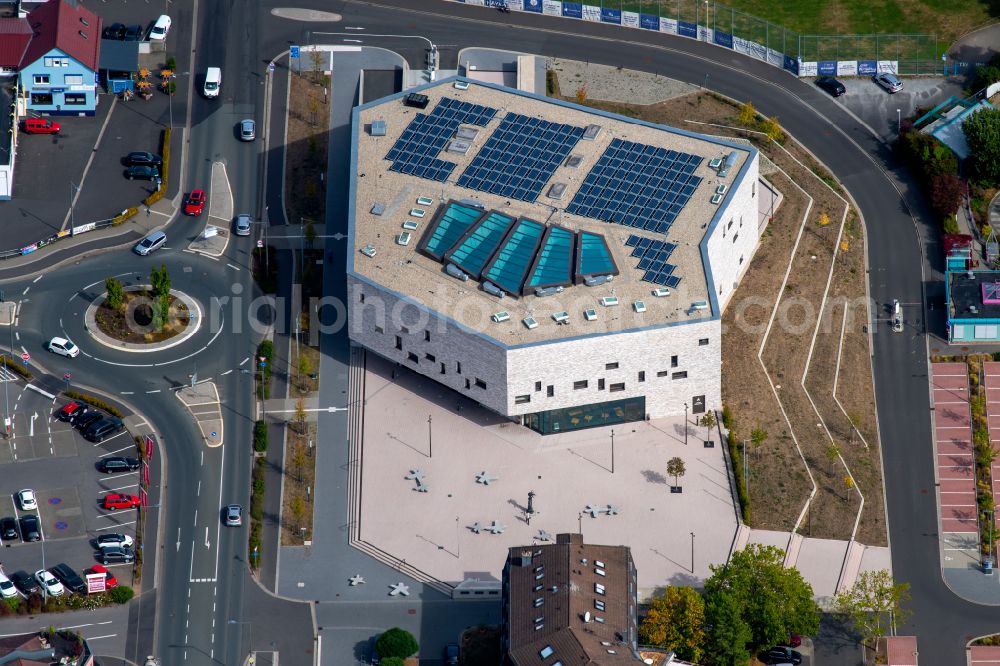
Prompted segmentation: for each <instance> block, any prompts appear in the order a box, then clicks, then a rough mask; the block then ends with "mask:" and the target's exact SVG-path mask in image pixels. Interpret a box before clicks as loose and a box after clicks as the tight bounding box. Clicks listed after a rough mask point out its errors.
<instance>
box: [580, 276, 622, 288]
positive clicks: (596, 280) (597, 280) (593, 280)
mask: <svg viewBox="0 0 1000 666" xmlns="http://www.w3.org/2000/svg"><path fill="white" fill-rule="evenodd" d="M614 279H615V276H614V275H585V276H584V278H583V283H584V284H585V285H587V286H588V287H596V286H598V285H602V284H606V283H608V282H611V281H612V280H614Z"/></svg>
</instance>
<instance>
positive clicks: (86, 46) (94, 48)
mask: <svg viewBox="0 0 1000 666" xmlns="http://www.w3.org/2000/svg"><path fill="white" fill-rule="evenodd" d="M28 25H29V26H30V27H31V29H32V31H34V37H32V39H31V43H30V44H29V45H28V51H27V52H26V53H25V54H24V57H23V58H22V59H21V67H22V68H23V67H26V66H28V65H30V64H31V63H33V62H35V61H36V60H38V59H39V58H41V57H42V56H44V55H45V54H46V53H48V52H49V51H51V50H52V49H54V48H58V49H59V50H61V51H63V52H64V53H65V54H66V55H68V56H70V57H72V58H75V59H76V60H79V61H80V62H81V63H83V64H84V65H85V66H87V67H89V68H90V69H93V70H96V69H97V62H98V56H99V54H100V50H101V18H100V17H99V16H98V15H97V14H95V13H94V12H92V11H90V10H88V9H85V8H84V7H83V5H82V4H81V3H80V2H79V0H49V1H48V2H46V3H45V4H44V5H40V6H38V7H36V8H35V9H33V10H32V11H31V12H30V13H29V14H28Z"/></svg>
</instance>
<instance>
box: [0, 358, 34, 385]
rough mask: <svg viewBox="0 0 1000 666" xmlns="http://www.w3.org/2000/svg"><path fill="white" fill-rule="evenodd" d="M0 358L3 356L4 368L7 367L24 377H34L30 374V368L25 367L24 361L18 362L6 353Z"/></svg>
mask: <svg viewBox="0 0 1000 666" xmlns="http://www.w3.org/2000/svg"><path fill="white" fill-rule="evenodd" d="M0 358H3V364H4V366H5V367H6V368H8V369H9V370H13V371H14V372H16V373H17V374H19V375H21V376H22V377H24V378H25V379H31V378H32V377H34V375H32V374H31V370H28V368H27V367H25V365H24V363H19V362H18V361H17V359H15V358H12V357H10V356H6V355H5V356H2V357H0Z"/></svg>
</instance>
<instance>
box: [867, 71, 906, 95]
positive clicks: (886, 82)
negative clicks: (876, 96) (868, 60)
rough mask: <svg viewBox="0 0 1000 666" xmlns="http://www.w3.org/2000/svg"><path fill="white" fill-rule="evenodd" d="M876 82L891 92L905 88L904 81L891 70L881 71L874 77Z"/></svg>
mask: <svg viewBox="0 0 1000 666" xmlns="http://www.w3.org/2000/svg"><path fill="white" fill-rule="evenodd" d="M873 78H874V79H875V83H877V84H879V85H880V86H882V87H883V88H885V89H886V90H887V91H888V92H890V93H896V92H899V91H900V90H902V89H903V82H902V81H900V80H899V79H897V78H896V76H895V75H894V74H890V73H889V72H879V73H878V74H876V75H875V76H874V77H873Z"/></svg>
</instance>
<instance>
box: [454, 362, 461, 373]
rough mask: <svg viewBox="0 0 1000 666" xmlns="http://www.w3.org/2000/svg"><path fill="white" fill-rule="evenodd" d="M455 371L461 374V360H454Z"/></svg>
mask: <svg viewBox="0 0 1000 666" xmlns="http://www.w3.org/2000/svg"><path fill="white" fill-rule="evenodd" d="M455 372H457V373H458V374H462V362H461V361H455Z"/></svg>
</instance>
